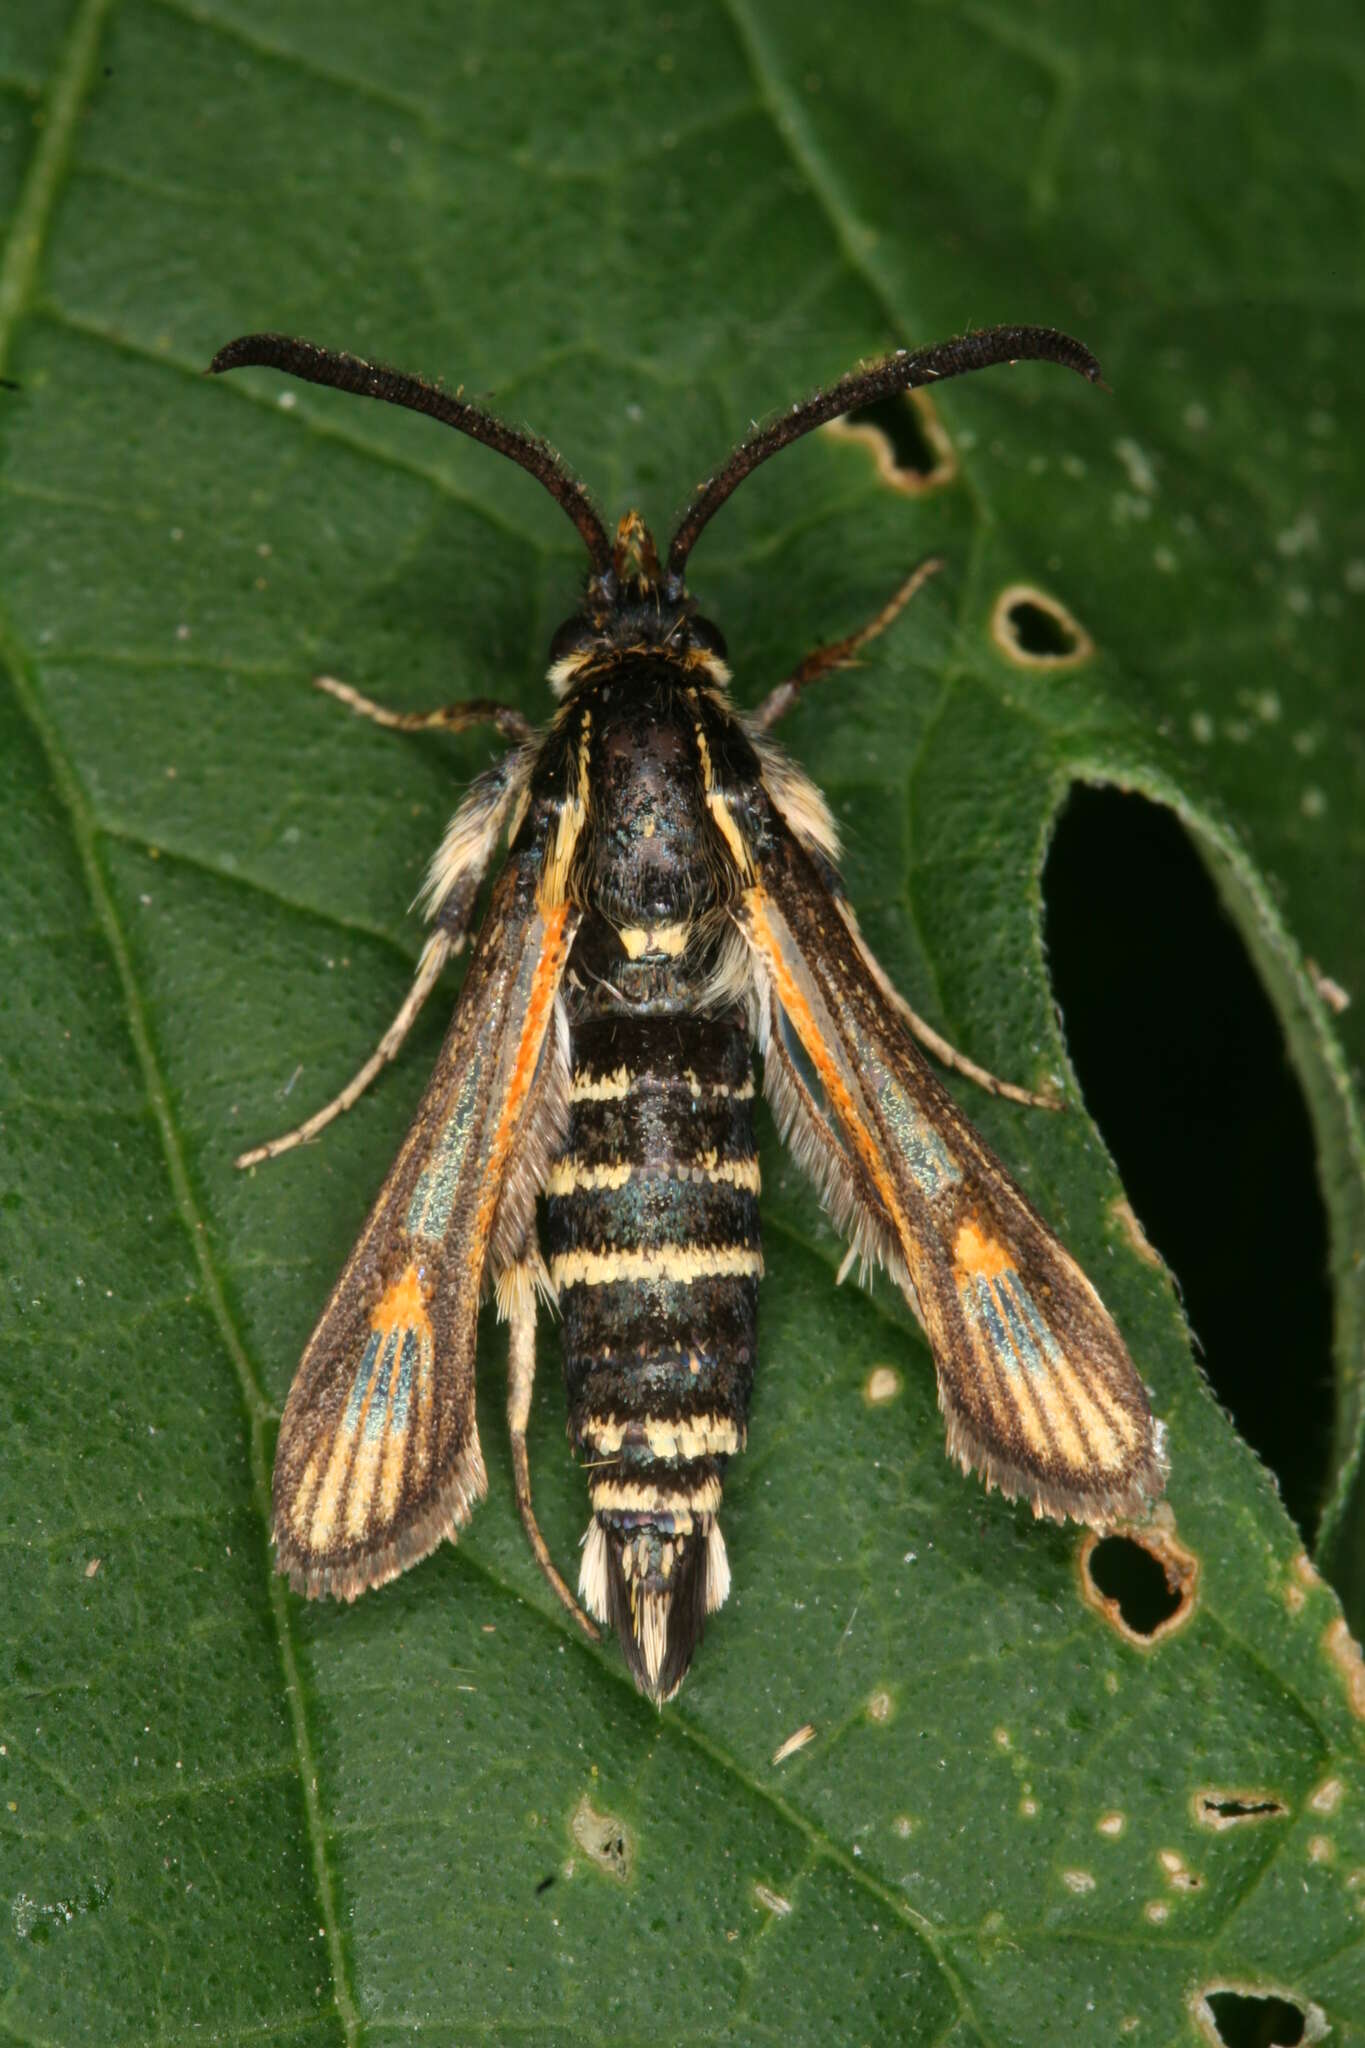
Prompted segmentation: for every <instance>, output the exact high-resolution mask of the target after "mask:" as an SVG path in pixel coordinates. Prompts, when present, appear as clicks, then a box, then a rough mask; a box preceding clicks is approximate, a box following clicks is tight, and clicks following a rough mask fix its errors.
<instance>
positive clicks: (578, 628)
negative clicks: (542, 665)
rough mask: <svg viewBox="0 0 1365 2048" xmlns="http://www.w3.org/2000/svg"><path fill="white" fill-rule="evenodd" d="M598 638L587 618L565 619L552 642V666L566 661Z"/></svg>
mask: <svg viewBox="0 0 1365 2048" xmlns="http://www.w3.org/2000/svg"><path fill="white" fill-rule="evenodd" d="M595 638H596V635H595V634H594V632H593V629H592V627H591V626H590V625H589V623H588V621H587V620H586V619H565V621H564V623H563V625H562V626H561V627H560V628H559V631H558V632H557V633H556V634H555V637H554V639H553V640H552V641H551V642H550V666H551V667H552V668H553V666H554V664H555V663H556V662H557V661H564V660H565V659H567V657H568V656H569V655H571V654H577V653H578V651H579V649H580V648H583V647H587V646H588V645H589V644H590V642H591V641H592V640H593V639H595Z"/></svg>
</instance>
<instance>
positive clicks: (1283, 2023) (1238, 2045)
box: [1204, 1991, 1304, 2048]
mask: <svg viewBox="0 0 1365 2048" xmlns="http://www.w3.org/2000/svg"><path fill="white" fill-rule="evenodd" d="M1204 2001H1205V2003H1206V2004H1207V2006H1208V2008H1209V2011H1210V2012H1211V2013H1212V2015H1213V2024H1214V2026H1215V2027H1216V2028H1217V2030H1218V2039H1219V2040H1220V2041H1222V2042H1224V2043H1225V2044H1226V2048H1297V2044H1298V2043H1299V2042H1300V2041H1302V2040H1303V2038H1304V2026H1303V2014H1302V2012H1301V2011H1300V2010H1299V2008H1298V2006H1297V2005H1291V2004H1290V2002H1289V2000H1288V1999H1287V1998H1275V1997H1273V1996H1270V1995H1267V1996H1266V1997H1263V1998H1258V1997H1254V1996H1253V1995H1252V1994H1251V1993H1250V1992H1246V1991H1206V1992H1205V1993H1204Z"/></svg>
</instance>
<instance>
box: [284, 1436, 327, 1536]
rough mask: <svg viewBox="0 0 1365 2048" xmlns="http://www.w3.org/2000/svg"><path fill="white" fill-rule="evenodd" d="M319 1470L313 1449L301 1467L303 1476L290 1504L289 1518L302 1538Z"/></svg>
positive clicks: (309, 1513) (306, 1526)
mask: <svg viewBox="0 0 1365 2048" xmlns="http://www.w3.org/2000/svg"><path fill="white" fill-rule="evenodd" d="M321 1470H322V1467H321V1465H320V1463H319V1461H318V1453H317V1452H316V1451H314V1453H313V1455H312V1457H311V1458H310V1459H309V1460H308V1463H307V1464H306V1465H305V1466H304V1468H303V1477H302V1479H301V1480H300V1481H299V1486H298V1491H297V1493H296V1494H295V1495H294V1498H293V1501H292V1502H291V1504H290V1509H289V1519H290V1521H291V1522H292V1523H293V1525H294V1528H295V1530H296V1531H297V1533H298V1534H299V1535H300V1536H302V1537H304V1538H306V1537H307V1534H308V1523H309V1519H310V1516H311V1512H312V1505H313V1495H314V1493H315V1491H316V1489H317V1483H318V1477H319V1474H320V1472H321Z"/></svg>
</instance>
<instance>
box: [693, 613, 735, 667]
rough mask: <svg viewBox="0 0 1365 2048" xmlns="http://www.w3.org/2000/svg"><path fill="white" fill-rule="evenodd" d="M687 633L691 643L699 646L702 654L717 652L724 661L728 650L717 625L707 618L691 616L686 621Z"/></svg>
mask: <svg viewBox="0 0 1365 2048" xmlns="http://www.w3.org/2000/svg"><path fill="white" fill-rule="evenodd" d="M687 633H688V638H689V639H690V640H691V642H692V645H693V646H694V647H699V648H700V649H701V651H702V653H703V654H717V655H719V656H720V659H721V660H722V661H724V659H725V657H726V654H727V653H728V652H729V650H728V648H727V647H726V645H725V635H724V634H723V633H722V632H721V630H720V627H719V626H713V625H712V624H711V621H710V620H709V619H703V618H691V619H689V620H688V622H687Z"/></svg>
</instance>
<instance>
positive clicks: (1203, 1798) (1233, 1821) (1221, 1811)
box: [1194, 1792, 1289, 1828]
mask: <svg viewBox="0 0 1365 2048" xmlns="http://www.w3.org/2000/svg"><path fill="white" fill-rule="evenodd" d="M1288 1811H1289V1808H1288V1807H1287V1806H1286V1805H1285V1803H1284V1801H1283V1800H1282V1799H1274V1798H1272V1797H1271V1795H1270V1794H1269V1793H1268V1792H1266V1793H1261V1794H1257V1793H1254V1792H1242V1793H1238V1792H1197V1793H1196V1794H1195V1800H1194V1816H1195V1819H1196V1820H1197V1821H1199V1822H1200V1823H1201V1824H1202V1825H1203V1826H1204V1827H1206V1828H1235V1827H1240V1826H1241V1825H1242V1824H1243V1823H1244V1822H1247V1821H1259V1820H1279V1819H1282V1818H1283V1816H1284V1815H1285V1814H1287V1813H1288Z"/></svg>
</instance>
